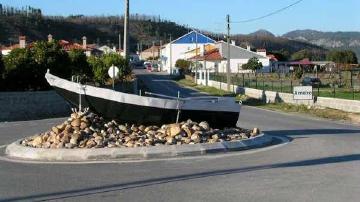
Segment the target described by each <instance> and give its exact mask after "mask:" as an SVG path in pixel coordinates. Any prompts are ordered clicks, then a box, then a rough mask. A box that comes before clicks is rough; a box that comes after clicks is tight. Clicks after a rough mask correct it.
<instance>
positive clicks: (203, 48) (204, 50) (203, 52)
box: [199, 44, 206, 56]
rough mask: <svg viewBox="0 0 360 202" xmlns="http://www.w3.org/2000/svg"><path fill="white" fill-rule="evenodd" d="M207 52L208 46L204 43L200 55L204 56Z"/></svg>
mask: <svg viewBox="0 0 360 202" xmlns="http://www.w3.org/2000/svg"><path fill="white" fill-rule="evenodd" d="M205 52H206V48H205V44H203V45H202V46H200V53H199V54H200V56H204V55H205Z"/></svg>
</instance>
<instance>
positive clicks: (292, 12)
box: [0, 0, 360, 35]
mask: <svg viewBox="0 0 360 202" xmlns="http://www.w3.org/2000/svg"><path fill="white" fill-rule="evenodd" d="M295 1H296V0H221V1H219V0H130V6H131V8H130V12H131V13H140V14H149V15H156V16H158V15H160V16H161V17H162V18H165V19H168V20H172V21H175V22H177V23H180V24H188V25H189V26H191V27H195V28H198V29H204V30H209V31H214V32H224V31H225V16H226V14H230V15H231V18H232V20H234V21H239V20H244V19H249V18H254V17H258V16H262V15H264V14H267V13H270V12H272V11H274V10H277V9H279V8H282V7H285V6H287V5H289V4H291V3H293V2H295ZM0 3H2V4H5V5H12V6H16V7H21V6H25V5H30V6H33V7H37V8H41V9H42V10H43V13H45V14H48V15H70V14H84V15H118V14H123V10H124V5H123V3H124V0H101V1H97V0H0ZM359 9H360V0H304V1H303V2H301V3H300V4H298V5H296V6H294V7H292V8H290V9H288V10H286V11H283V12H282V13H280V14H277V15H274V16H271V17H268V18H266V19H263V20H260V21H256V22H251V23H243V24H233V25H232V31H231V32H232V33H233V34H235V33H244V34H246V33H250V32H254V31H256V30H258V29H266V30H269V31H271V32H273V33H274V34H277V35H281V34H284V33H286V32H288V31H292V30H295V29H315V30H321V31H360V10H359Z"/></svg>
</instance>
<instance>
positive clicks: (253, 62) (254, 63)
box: [242, 57, 263, 70]
mask: <svg viewBox="0 0 360 202" xmlns="http://www.w3.org/2000/svg"><path fill="white" fill-rule="evenodd" d="M262 67H263V65H262V63H261V62H260V61H259V59H258V58H256V57H253V58H250V59H249V61H248V62H247V63H246V64H243V65H242V68H243V69H250V70H258V69H261V68H262Z"/></svg>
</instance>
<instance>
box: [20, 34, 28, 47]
mask: <svg viewBox="0 0 360 202" xmlns="http://www.w3.org/2000/svg"><path fill="white" fill-rule="evenodd" d="M19 46H20V48H25V47H26V36H19Z"/></svg>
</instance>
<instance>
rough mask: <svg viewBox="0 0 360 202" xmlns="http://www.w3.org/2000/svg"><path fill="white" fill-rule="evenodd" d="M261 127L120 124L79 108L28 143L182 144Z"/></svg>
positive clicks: (229, 137)
mask: <svg viewBox="0 0 360 202" xmlns="http://www.w3.org/2000/svg"><path fill="white" fill-rule="evenodd" d="M259 133H260V131H259V130H258V129H257V128H255V129H254V130H253V131H249V130H246V129H241V128H225V129H223V130H219V129H212V128H211V127H210V126H209V124H208V123H207V122H205V121H203V122H200V123H196V122H193V121H191V120H188V121H186V122H181V123H177V124H167V125H163V126H161V127H158V126H144V125H135V124H119V123H117V122H116V121H110V122H108V121H105V120H104V119H103V118H102V117H100V116H98V115H96V114H93V113H83V112H75V113H72V114H71V117H70V118H69V119H68V120H67V121H65V122H64V123H62V124H60V125H58V126H54V127H52V129H51V130H50V131H47V132H45V133H41V134H37V135H35V136H32V137H28V138H25V139H24V140H22V141H21V144H22V145H24V146H29V147H35V148H52V149H56V148H69V149H71V148H113V147H144V146H157V145H181V144H198V143H215V142H221V141H235V140H242V139H248V138H250V137H252V136H257V135H258V134H259Z"/></svg>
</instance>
